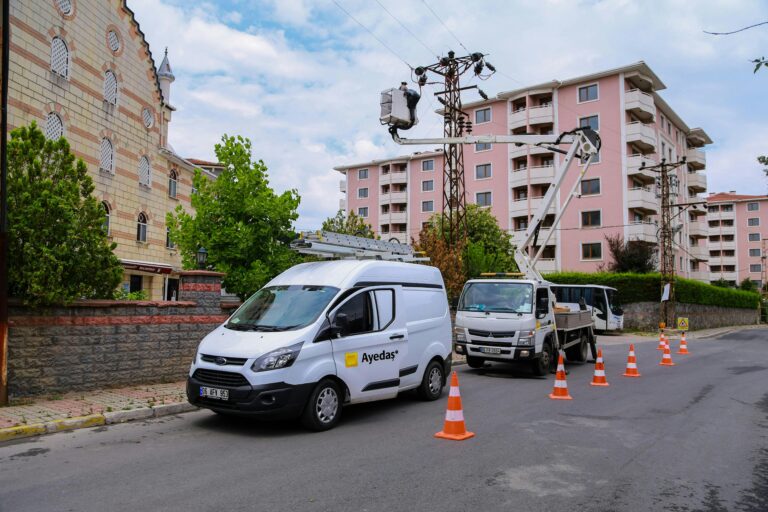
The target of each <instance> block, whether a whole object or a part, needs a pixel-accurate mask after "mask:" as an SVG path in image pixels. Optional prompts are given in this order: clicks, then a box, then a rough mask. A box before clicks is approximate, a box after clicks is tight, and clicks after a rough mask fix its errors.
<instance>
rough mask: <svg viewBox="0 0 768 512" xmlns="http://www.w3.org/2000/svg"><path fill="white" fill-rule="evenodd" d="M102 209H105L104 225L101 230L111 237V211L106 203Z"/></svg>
mask: <svg viewBox="0 0 768 512" xmlns="http://www.w3.org/2000/svg"><path fill="white" fill-rule="evenodd" d="M101 207H102V208H104V223H103V224H102V225H101V228H102V229H103V230H104V233H106V234H107V236H109V221H110V211H109V204H108V203H107V202H106V201H102V203H101Z"/></svg>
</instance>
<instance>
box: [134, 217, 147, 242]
mask: <svg viewBox="0 0 768 512" xmlns="http://www.w3.org/2000/svg"><path fill="white" fill-rule="evenodd" d="M136 241H137V242H146V241H147V215H146V214H145V213H144V212H141V213H140V214H139V222H138V223H137V224H136Z"/></svg>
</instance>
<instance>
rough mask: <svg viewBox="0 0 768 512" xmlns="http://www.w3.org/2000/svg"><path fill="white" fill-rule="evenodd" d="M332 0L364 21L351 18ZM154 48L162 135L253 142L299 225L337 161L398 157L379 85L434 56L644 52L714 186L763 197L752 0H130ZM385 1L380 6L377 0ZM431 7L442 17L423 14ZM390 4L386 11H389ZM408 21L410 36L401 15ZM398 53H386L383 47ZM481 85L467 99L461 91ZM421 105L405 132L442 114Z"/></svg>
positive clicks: (329, 192) (527, 77)
mask: <svg viewBox="0 0 768 512" xmlns="http://www.w3.org/2000/svg"><path fill="white" fill-rule="evenodd" d="M337 3H338V4H339V5H341V7H343V8H344V9H346V10H347V11H348V12H349V13H350V14H351V15H352V16H354V17H355V18H356V19H357V20H358V21H359V22H360V23H362V24H363V25H364V26H365V27H366V29H368V30H370V31H371V32H372V33H373V34H375V35H376V37H378V38H379V39H381V40H382V41H383V42H384V43H385V44H386V45H387V46H388V47H389V49H387V48H385V47H384V46H383V45H382V44H381V43H380V42H378V41H377V40H376V39H375V38H374V37H373V35H371V33H369V32H368V31H367V30H366V29H364V28H362V27H361V26H360V25H359V24H357V23H356V22H355V21H353V20H352V19H351V18H350V17H349V16H348V15H347V14H345V13H344V12H343V11H342V10H341V9H340V8H339V6H338V5H337ZM128 5H129V7H131V9H133V10H134V11H135V13H136V18H137V19H138V21H139V23H140V24H141V27H142V30H143V31H144V32H145V34H146V36H147V39H148V41H149V43H150V46H151V48H152V50H153V53H154V54H155V56H156V58H157V57H159V56H161V55H162V50H163V48H164V47H165V46H168V48H169V57H170V59H171V65H172V66H173V70H174V73H175V75H176V81H175V83H174V84H173V86H172V92H171V103H172V104H173V105H174V106H175V107H176V108H177V109H178V110H177V111H176V112H175V113H174V117H173V122H172V124H171V127H170V130H171V131H170V142H171V144H172V145H173V146H174V148H175V149H176V150H177V151H178V152H179V153H181V154H182V155H184V156H187V157H196V158H203V159H209V158H213V156H214V153H213V146H214V144H215V143H216V142H218V140H219V139H220V137H221V135H222V134H224V133H227V134H241V135H244V136H247V137H249V138H251V139H252V141H253V146H254V154H255V156H256V157H257V158H261V159H263V160H264V162H265V163H266V164H267V166H268V168H269V169H270V180H271V183H272V185H273V186H274V187H275V188H276V189H277V190H284V189H286V188H297V189H298V191H299V193H300V195H301V196H302V204H301V207H300V209H299V213H300V218H299V221H298V223H297V227H299V228H301V229H316V228H317V227H319V225H320V223H321V222H322V220H323V219H324V218H326V217H328V216H330V215H333V213H334V212H335V210H336V208H337V207H338V199H339V198H340V197H341V195H340V193H339V180H340V178H341V175H339V174H338V173H336V172H334V171H333V170H332V168H333V167H334V166H336V165H340V164H346V163H352V162H361V161H366V160H368V159H371V158H382V157H387V156H393V155H397V154H403V153H406V152H407V148H402V147H398V146H396V145H395V144H394V143H393V142H392V141H391V140H390V139H389V137H388V135H387V133H386V130H385V129H384V127H382V126H380V125H379V122H378V96H379V92H380V91H381V90H383V89H386V88H389V87H391V86H396V85H397V84H399V83H400V81H402V80H405V79H407V78H409V70H408V68H407V66H406V64H405V63H404V62H403V61H405V62H407V63H408V64H410V65H412V66H417V65H419V64H429V63H431V62H432V61H433V60H434V58H435V55H434V54H436V53H439V54H444V53H445V52H447V51H448V50H449V49H455V50H456V51H457V52H459V51H462V48H461V46H460V45H459V42H458V41H457V39H456V38H455V37H454V35H452V34H451V32H453V33H454V34H456V35H457V36H458V38H459V40H460V41H461V43H463V44H464V45H465V46H466V47H467V48H468V49H470V50H471V51H483V52H485V53H488V54H490V56H489V60H490V61H491V62H493V63H494V65H495V66H496V67H497V68H498V69H499V73H497V74H496V75H495V76H493V77H492V78H491V79H490V80H489V81H487V82H485V83H483V89H484V90H485V91H486V92H487V93H488V94H489V95H491V94H493V95H495V94H497V93H498V92H501V91H505V90H510V89H515V88H518V87H521V86H523V85H530V84H535V83H539V82H543V81H547V80H551V79H555V78H558V79H564V78H570V77H574V76H579V75H582V74H587V73H591V72H594V71H600V70H603V69H608V68H612V67H617V66H621V65H625V64H629V63H632V62H636V61H639V60H645V61H646V62H647V63H648V64H649V65H650V66H651V68H652V69H653V70H654V71H655V72H656V73H657V74H658V75H659V77H660V78H661V80H662V81H663V82H664V83H665V84H666V85H667V89H666V90H664V91H662V92H661V95H662V96H663V97H664V98H665V99H666V100H667V102H668V103H669V104H670V106H671V107H672V108H673V109H674V110H675V111H676V112H677V113H678V114H679V115H680V116H681V117H682V118H683V119H684V120H685V121H686V123H688V125H689V126H691V127H695V126H700V127H703V128H704V129H705V130H706V131H707V133H708V134H709V135H710V137H712V139H713V140H714V141H715V144H713V145H711V146H709V147H708V148H707V151H708V157H707V175H708V182H709V189H710V191H729V190H735V191H737V192H740V193H765V192H766V189H767V187H766V182H765V180H764V179H763V178H761V173H760V166H759V165H758V164H757V162H756V160H755V157H756V156H757V155H758V154H766V153H768V124H767V123H766V120H767V119H768V101H766V97H767V94H766V93H767V92H768V69H765V70H763V71H761V72H758V73H757V74H756V75H755V74H753V73H752V65H751V64H750V62H749V61H750V60H751V59H753V58H756V57H760V56H763V55H765V56H768V25H766V26H762V27H758V28H755V29H752V30H749V31H745V32H742V33H739V34H735V35H732V36H720V37H717V36H710V35H707V34H704V32H703V31H704V30H709V31H728V30H733V29H736V28H740V27H743V26H746V25H750V24H752V23H756V22H759V21H765V20H768V2H764V1H760V0H699V1H696V2H693V1H691V0H669V1H661V0H644V1H630V0H602V1H598V0H593V1H573V0H507V1H503V0H485V1H472V2H467V1H466V0H464V1H459V0H442V1H438V0H410V1H404V0H388V1H384V0H381V5H379V3H378V2H377V1H376V0H335V2H334V0H316V1H304V0H218V1H208V2H205V1H203V2H189V1H186V0H128ZM382 5H383V6H384V7H382ZM428 6H429V7H431V8H432V9H433V10H434V11H435V12H436V13H437V14H438V15H439V17H440V18H441V19H442V20H443V22H444V23H445V24H446V25H447V26H448V29H449V30H450V32H449V30H447V29H446V28H445V27H444V26H443V25H442V24H441V23H440V21H439V20H438V19H437V18H436V17H435V16H434V15H433V14H432V12H430V10H429V8H428ZM384 8H386V9H387V10H388V11H389V12H390V13H391V14H392V15H393V16H394V18H397V19H394V18H393V17H392V16H390V14H388V13H387V12H386V11H385V10H384ZM398 20H399V22H401V23H402V24H404V25H405V26H406V27H408V29H409V30H410V31H411V32H413V33H414V34H415V35H416V37H413V36H412V35H411V34H409V32H408V31H406V30H405V29H404V28H403V27H402V26H401V25H400V23H399V22H398ZM390 50H391V51H390ZM473 99H475V98H474V97H470V95H469V94H468V95H467V98H466V99H465V101H467V100H473ZM429 107H430V104H429V102H424V101H422V103H421V104H420V108H421V114H420V117H421V124H420V125H419V127H418V129H417V130H416V133H415V134H414V135H421V136H423V135H427V134H430V135H433V136H434V135H436V134H437V133H439V131H440V122H441V120H440V118H439V117H438V116H437V115H436V114H431V113H430V110H432V109H430V108H429Z"/></svg>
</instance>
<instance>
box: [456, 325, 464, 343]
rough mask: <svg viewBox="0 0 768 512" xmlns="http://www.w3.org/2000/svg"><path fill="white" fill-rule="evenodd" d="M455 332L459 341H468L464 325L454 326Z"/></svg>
mask: <svg viewBox="0 0 768 512" xmlns="http://www.w3.org/2000/svg"><path fill="white" fill-rule="evenodd" d="M453 333H454V334H455V335H456V341H459V342H461V343H466V342H467V335H466V333H465V332H464V328H463V327H454V328H453Z"/></svg>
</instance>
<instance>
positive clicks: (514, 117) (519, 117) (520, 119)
mask: <svg viewBox="0 0 768 512" xmlns="http://www.w3.org/2000/svg"><path fill="white" fill-rule="evenodd" d="M527 124H528V111H527V110H526V109H525V108H521V109H520V110H515V111H514V112H510V114H509V129H510V130H514V129H515V128H521V127H523V126H526V125H527Z"/></svg>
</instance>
